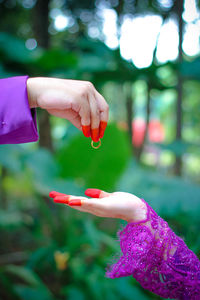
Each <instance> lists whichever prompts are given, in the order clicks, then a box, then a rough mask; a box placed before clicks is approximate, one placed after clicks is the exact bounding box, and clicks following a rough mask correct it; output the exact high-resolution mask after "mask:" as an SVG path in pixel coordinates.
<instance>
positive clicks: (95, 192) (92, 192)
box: [85, 189, 110, 198]
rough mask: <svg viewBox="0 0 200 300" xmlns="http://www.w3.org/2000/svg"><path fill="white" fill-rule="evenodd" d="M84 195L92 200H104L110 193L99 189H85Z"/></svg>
mask: <svg viewBox="0 0 200 300" xmlns="http://www.w3.org/2000/svg"><path fill="white" fill-rule="evenodd" d="M85 195H86V196H88V197H92V198H104V197H107V196H109V195H110V193H107V192H104V191H102V190H99V189H87V190H85Z"/></svg>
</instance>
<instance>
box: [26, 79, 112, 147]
mask: <svg viewBox="0 0 200 300" xmlns="http://www.w3.org/2000/svg"><path fill="white" fill-rule="evenodd" d="M27 91H28V99H29V105H30V107H31V108H33V107H41V108H43V109H46V110H47V111H48V112H49V113H50V114H52V115H54V116H56V117H59V118H63V119H67V120H69V121H70V122H71V123H72V124H73V125H74V126H76V127H77V128H78V129H80V130H81V129H82V131H83V134H84V135H85V136H86V137H90V136H91V138H92V140H93V141H94V142H98V140H99V138H102V137H103V135H104V131H105V129H106V125H107V122H108V112H109V107H108V104H107V103H106V101H105V99H104V98H103V97H102V96H101V95H100V94H99V93H98V92H97V90H96V89H95V88H94V86H93V85H92V83H90V82H87V81H79V80H68V79H57V78H44V77H36V78H29V79H28V80H27Z"/></svg>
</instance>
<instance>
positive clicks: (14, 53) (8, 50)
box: [0, 32, 32, 64]
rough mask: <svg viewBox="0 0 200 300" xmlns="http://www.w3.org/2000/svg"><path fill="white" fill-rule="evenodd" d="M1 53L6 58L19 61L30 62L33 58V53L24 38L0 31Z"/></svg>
mask: <svg viewBox="0 0 200 300" xmlns="http://www.w3.org/2000/svg"><path fill="white" fill-rule="evenodd" d="M0 53H3V54H4V56H5V57H6V59H9V60H10V61H14V62H18V63H23V64H24V63H28V62H30V61H31V60H32V53H31V51H29V50H28V49H27V48H26V46H25V42H24V41H23V40H20V39H18V38H16V37H14V36H12V35H10V34H8V33H4V32H1V33H0Z"/></svg>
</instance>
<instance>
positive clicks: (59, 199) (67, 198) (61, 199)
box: [53, 195, 70, 204]
mask: <svg viewBox="0 0 200 300" xmlns="http://www.w3.org/2000/svg"><path fill="white" fill-rule="evenodd" d="M53 201H54V202H55V203H62V204H68V203H69V201H70V196H68V195H66V196H56V197H55V198H54V199H53Z"/></svg>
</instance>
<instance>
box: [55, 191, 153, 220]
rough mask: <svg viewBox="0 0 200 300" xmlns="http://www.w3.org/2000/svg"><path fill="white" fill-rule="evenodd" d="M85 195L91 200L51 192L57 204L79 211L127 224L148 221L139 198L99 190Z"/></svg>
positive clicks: (127, 194)
mask: <svg viewBox="0 0 200 300" xmlns="http://www.w3.org/2000/svg"><path fill="white" fill-rule="evenodd" d="M85 195H86V196H88V197H91V198H86V197H78V196H71V195H63V194H60V193H57V192H51V193H50V197H52V198H53V199H54V202H55V203H62V204H67V205H69V206H71V207H73V208H75V209H77V210H80V211H83V212H88V213H91V214H93V215H96V216H99V217H107V218H118V219H122V220H125V221H127V222H133V221H142V220H144V219H146V214H147V209H146V205H145V203H144V202H143V201H142V200H141V199H140V198H138V197H136V196H134V195H132V194H129V193H123V192H115V193H107V192H104V191H102V190H98V189H87V190H86V191H85Z"/></svg>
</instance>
